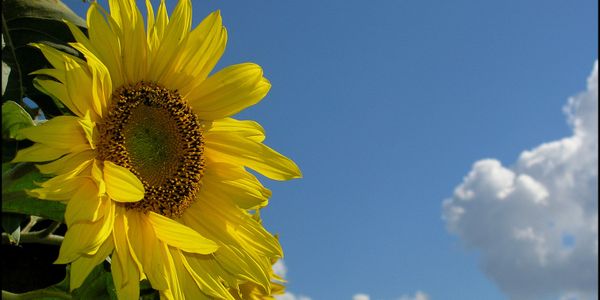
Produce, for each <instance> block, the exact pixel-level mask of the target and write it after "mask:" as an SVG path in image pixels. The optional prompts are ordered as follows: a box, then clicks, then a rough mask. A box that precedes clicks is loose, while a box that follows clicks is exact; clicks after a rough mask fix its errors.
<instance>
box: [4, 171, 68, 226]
mask: <svg viewBox="0 0 600 300" xmlns="http://www.w3.org/2000/svg"><path fill="white" fill-rule="evenodd" d="M47 179H49V177H48V176H46V175H43V174H41V173H40V172H39V171H38V170H37V168H36V167H35V166H34V165H33V164H31V163H20V164H16V165H14V164H10V163H5V164H2V212H11V213H22V214H28V215H36V216H40V217H43V218H47V219H51V220H54V221H59V222H63V220H64V213H65V209H66V206H65V204H64V203H61V202H58V201H50V200H40V199H36V198H33V197H31V196H29V195H27V193H25V190H29V189H33V188H37V186H36V184H35V183H36V182H43V181H46V180H47Z"/></svg>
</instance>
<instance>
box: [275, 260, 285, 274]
mask: <svg viewBox="0 0 600 300" xmlns="http://www.w3.org/2000/svg"><path fill="white" fill-rule="evenodd" d="M273 272H274V273H275V274H277V275H279V276H280V277H281V278H285V276H286V275H287V267H286V266H285V263H284V262H283V259H280V260H278V261H277V262H275V264H274V265H273Z"/></svg>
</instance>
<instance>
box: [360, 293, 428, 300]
mask: <svg viewBox="0 0 600 300" xmlns="http://www.w3.org/2000/svg"><path fill="white" fill-rule="evenodd" d="M370 299H371V297H370V296H369V295H367V294H355V295H354V296H352V300H370ZM398 300H429V295H427V294H426V293H424V292H422V291H417V292H416V293H415V294H414V295H413V296H411V295H402V296H400V298H398Z"/></svg>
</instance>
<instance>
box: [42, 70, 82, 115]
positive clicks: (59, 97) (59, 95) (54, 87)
mask: <svg viewBox="0 0 600 300" xmlns="http://www.w3.org/2000/svg"><path fill="white" fill-rule="evenodd" d="M61 73H62V75H61V76H62V77H63V78H65V81H64V82H66V76H65V72H64V71H62V69H61ZM33 86H35V88H36V89H38V90H40V91H41V92H42V93H44V94H46V95H48V96H50V97H52V99H54V100H55V101H59V102H61V103H62V104H64V105H65V106H66V107H67V108H68V109H69V110H70V111H71V112H73V114H75V115H77V116H79V117H82V118H83V117H84V116H85V114H84V113H82V112H80V111H79V109H78V108H77V106H75V103H73V101H72V100H71V97H70V96H69V93H68V92H67V87H66V86H65V85H64V84H62V83H60V82H56V81H54V80H50V79H40V78H34V79H33Z"/></svg>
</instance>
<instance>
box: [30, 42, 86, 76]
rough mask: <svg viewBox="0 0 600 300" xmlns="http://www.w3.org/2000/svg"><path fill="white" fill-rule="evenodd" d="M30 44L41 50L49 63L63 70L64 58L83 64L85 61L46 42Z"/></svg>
mask: <svg viewBox="0 0 600 300" xmlns="http://www.w3.org/2000/svg"><path fill="white" fill-rule="evenodd" d="M30 45H31V46H33V47H36V48H38V49H40V50H41V51H42V54H43V55H44V57H45V58H46V59H47V60H48V61H49V62H50V64H51V65H52V66H53V67H54V68H55V69H58V70H63V71H64V69H65V59H66V58H68V59H71V60H73V61H75V62H76V63H79V64H85V62H84V61H83V60H82V59H81V58H78V57H76V56H73V55H71V54H68V53H66V52H63V51H60V50H58V49H56V48H54V47H52V46H48V45H46V44H41V43H31V44H30ZM63 83H64V82H63Z"/></svg>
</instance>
